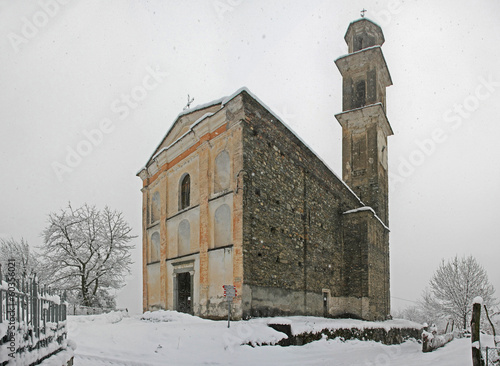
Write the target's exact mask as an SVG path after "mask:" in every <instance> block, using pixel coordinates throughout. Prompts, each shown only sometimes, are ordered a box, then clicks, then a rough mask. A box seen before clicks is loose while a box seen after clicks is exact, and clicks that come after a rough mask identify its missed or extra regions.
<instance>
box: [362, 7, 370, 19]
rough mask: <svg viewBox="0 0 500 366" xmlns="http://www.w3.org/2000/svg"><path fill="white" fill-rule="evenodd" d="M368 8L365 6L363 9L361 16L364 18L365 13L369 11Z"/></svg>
mask: <svg viewBox="0 0 500 366" xmlns="http://www.w3.org/2000/svg"><path fill="white" fill-rule="evenodd" d="M367 11H368V10H366V9H365V8H363V10H361V18H364V17H365V13H366V12H367Z"/></svg>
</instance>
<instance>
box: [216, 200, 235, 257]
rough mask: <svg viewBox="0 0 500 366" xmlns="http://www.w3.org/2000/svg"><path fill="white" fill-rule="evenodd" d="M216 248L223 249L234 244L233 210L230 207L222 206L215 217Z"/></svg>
mask: <svg viewBox="0 0 500 366" xmlns="http://www.w3.org/2000/svg"><path fill="white" fill-rule="evenodd" d="M214 241H215V243H214V246H216V247H222V246H224V245H229V244H231V243H232V234H231V209H230V208H229V206H228V205H226V204H224V205H221V206H220V207H219V208H217V210H215V215H214Z"/></svg>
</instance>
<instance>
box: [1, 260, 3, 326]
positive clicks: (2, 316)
mask: <svg viewBox="0 0 500 366" xmlns="http://www.w3.org/2000/svg"><path fill="white" fill-rule="evenodd" d="M0 286H2V265H1V264H0ZM2 306H3V290H0V324H2V323H3V309H2Z"/></svg>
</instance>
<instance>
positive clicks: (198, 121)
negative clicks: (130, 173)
mask: <svg viewBox="0 0 500 366" xmlns="http://www.w3.org/2000/svg"><path fill="white" fill-rule="evenodd" d="M213 115H214V113H205V114H204V115H203V116H201V117H200V118H198V119H197V120H196V121H194V122H193V123H192V124H191V126H189V129H188V130H187V131H186V132H185V133H183V134H182V135H181V136H179V138H178V139H177V140H175V141H174V142H172V143H171V144H170V145H168V146H166V147H164V148H163V149H161V150H160V151H158V152H157V153H156V154H154V155H153V156H152V157H151V158H150V159H149V160H150V161H151V160H154V159H155V158H156V157H157V156H158V155H160V154H161V153H162V152H163V151H165V150H168V149H170V148H171V147H172V146H173V145H175V144H176V143H178V142H179V141H180V140H182V139H183V138H184V136H186V135H188V134H189V133H190V132H192V131H193V128H194V126H196V125H197V124H199V123H200V122H201V121H203V120H204V119H205V118H208V117H210V116H213ZM163 139H165V138H163ZM162 142H163V140H162ZM141 170H142V169H141ZM139 172H140V170H139Z"/></svg>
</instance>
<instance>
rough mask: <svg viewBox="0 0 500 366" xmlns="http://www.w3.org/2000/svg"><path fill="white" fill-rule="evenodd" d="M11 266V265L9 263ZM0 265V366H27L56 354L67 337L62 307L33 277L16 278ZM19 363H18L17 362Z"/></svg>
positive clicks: (54, 294)
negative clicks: (13, 364)
mask: <svg viewBox="0 0 500 366" xmlns="http://www.w3.org/2000/svg"><path fill="white" fill-rule="evenodd" d="M12 267H15V264H14V263H13V264H12ZM14 273H15V271H14V268H11V264H10V262H9V266H8V268H7V270H6V271H5V275H2V267H1V266H0V365H1V366H3V365H7V364H8V363H9V361H10V360H12V359H16V361H20V362H21V363H22V364H26V365H31V364H34V363H36V362H38V361H41V360H43V359H45V358H46V357H48V356H50V355H52V354H54V353H57V352H58V351H59V350H61V349H62V348H63V346H64V344H63V343H64V341H65V340H66V338H67V330H66V329H67V328H66V305H65V304H64V303H63V302H62V301H61V297H60V296H59V293H56V292H55V291H52V290H50V289H49V288H47V287H46V286H40V284H39V283H38V281H37V280H36V278H35V277H25V276H23V277H22V278H20V279H19V278H16V277H15V276H14ZM17 363H18V364H19V362H17Z"/></svg>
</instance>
